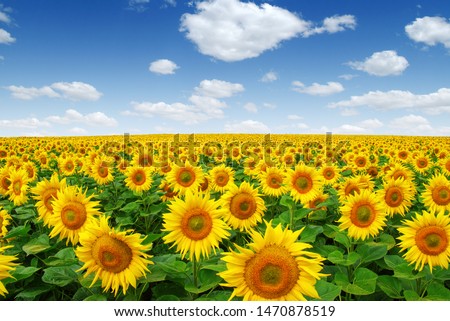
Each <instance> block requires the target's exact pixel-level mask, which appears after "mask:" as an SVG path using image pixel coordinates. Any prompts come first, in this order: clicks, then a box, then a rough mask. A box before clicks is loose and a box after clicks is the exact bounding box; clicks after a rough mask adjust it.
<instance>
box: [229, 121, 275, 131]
mask: <svg viewBox="0 0 450 321" xmlns="http://www.w3.org/2000/svg"><path fill="white" fill-rule="evenodd" d="M224 130H225V132H227V133H242V134H247V133H249V134H250V133H268V132H269V131H270V129H269V127H267V125H266V124H264V123H262V122H260V121H257V120H251V119H249V120H244V121H241V122H234V123H227V124H225V128H224Z"/></svg>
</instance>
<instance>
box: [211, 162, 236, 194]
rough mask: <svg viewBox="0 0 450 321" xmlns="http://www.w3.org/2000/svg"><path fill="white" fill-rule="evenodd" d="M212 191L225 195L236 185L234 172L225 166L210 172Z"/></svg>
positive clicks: (217, 167)
mask: <svg viewBox="0 0 450 321" xmlns="http://www.w3.org/2000/svg"><path fill="white" fill-rule="evenodd" d="M209 177H210V181H211V189H212V190H214V191H216V192H220V193H224V192H225V191H227V190H228V189H229V188H230V186H231V185H234V171H233V170H232V169H231V168H229V167H227V166H225V164H222V165H219V166H216V167H214V168H213V169H211V170H210V171H209Z"/></svg>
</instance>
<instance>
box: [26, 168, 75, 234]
mask: <svg viewBox="0 0 450 321" xmlns="http://www.w3.org/2000/svg"><path fill="white" fill-rule="evenodd" d="M66 186H67V185H66V179H65V178H63V179H62V180H59V179H58V174H56V173H55V174H53V175H52V177H51V178H50V180H48V179H44V180H42V181H40V182H39V183H37V184H36V186H35V187H33V188H32V189H31V192H32V193H33V194H34V196H33V198H34V199H35V200H36V201H37V202H36V205H35V206H36V207H37V210H38V214H39V219H41V220H42V221H43V222H44V225H48V224H49V220H50V217H51V216H52V215H53V205H52V201H53V199H54V198H55V197H56V194H57V192H58V191H59V190H60V189H65V188H66Z"/></svg>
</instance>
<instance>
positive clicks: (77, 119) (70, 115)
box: [46, 109, 117, 127]
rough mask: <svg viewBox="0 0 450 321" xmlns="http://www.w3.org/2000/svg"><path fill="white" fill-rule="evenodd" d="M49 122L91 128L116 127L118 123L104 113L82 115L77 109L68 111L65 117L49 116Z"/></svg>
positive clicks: (47, 119)
mask: <svg viewBox="0 0 450 321" xmlns="http://www.w3.org/2000/svg"><path fill="white" fill-rule="evenodd" d="M46 121H47V122H50V123H55V124H60V125H68V124H73V123H81V124H85V125H89V126H108V127H112V126H116V125H117V121H116V120H115V119H114V118H112V117H109V116H107V115H105V114H104V113H103V112H100V111H97V112H93V113H89V114H82V113H80V112H78V111H77V110H75V109H68V110H66V112H65V114H64V115H63V116H57V115H54V116H49V117H47V118H46Z"/></svg>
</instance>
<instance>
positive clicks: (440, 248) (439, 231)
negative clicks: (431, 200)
mask: <svg viewBox="0 0 450 321" xmlns="http://www.w3.org/2000/svg"><path fill="white" fill-rule="evenodd" d="M403 224H404V226H403V227H400V228H399V229H398V231H399V232H400V234H401V235H400V237H399V238H398V239H399V240H400V244H399V246H400V248H401V249H402V251H406V253H405V254H404V257H405V259H406V261H408V262H410V263H411V264H415V269H416V270H419V271H421V270H422V269H423V267H424V265H425V264H428V266H429V267H430V270H433V267H434V266H440V267H442V268H444V269H448V263H449V262H450V217H449V216H448V214H445V213H444V212H439V213H438V214H434V213H432V212H425V211H423V213H422V215H416V217H415V218H413V219H412V220H406V221H404V222H403Z"/></svg>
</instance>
